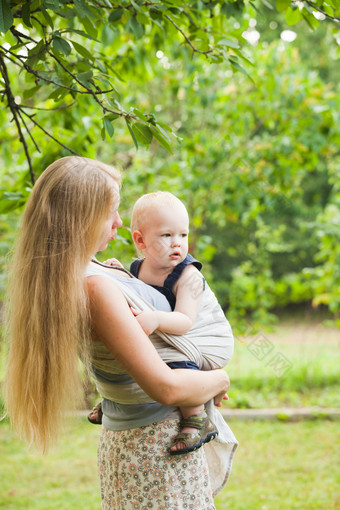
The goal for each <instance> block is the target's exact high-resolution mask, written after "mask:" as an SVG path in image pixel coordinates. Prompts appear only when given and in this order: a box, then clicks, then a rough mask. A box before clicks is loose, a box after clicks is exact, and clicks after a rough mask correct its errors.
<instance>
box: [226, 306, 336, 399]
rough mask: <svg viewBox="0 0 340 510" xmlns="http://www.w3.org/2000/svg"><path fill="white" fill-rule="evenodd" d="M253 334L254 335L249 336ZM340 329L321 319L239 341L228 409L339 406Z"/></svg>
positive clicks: (289, 324)
mask: <svg viewBox="0 0 340 510" xmlns="http://www.w3.org/2000/svg"><path fill="white" fill-rule="evenodd" d="M250 332H251V331H250ZM339 359H340V330H339V329H337V328H334V327H326V326H325V325H324V324H323V323H322V320H321V319H318V317H317V316H315V317H309V318H308V319H304V320H302V319H301V317H300V319H299V320H296V318H293V319H291V320H287V319H285V320H284V321H282V322H280V323H279V324H278V325H277V326H276V328H275V330H274V331H273V332H271V333H268V332H266V331H259V332H258V333H257V334H256V335H250V334H249V335H248V336H247V335H245V336H241V337H236V338H235V352H234V356H233V358H232V360H231V362H230V364H229V365H228V367H227V371H228V373H229V375H230V380H231V387H230V390H229V392H228V394H229V397H230V400H229V404H228V405H229V407H237V408H262V407H283V406H291V407H303V406H306V407H310V406H319V407H340V392H339V380H340V364H339Z"/></svg>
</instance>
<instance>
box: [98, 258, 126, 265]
mask: <svg viewBox="0 0 340 510" xmlns="http://www.w3.org/2000/svg"><path fill="white" fill-rule="evenodd" d="M103 264H106V265H107V266H113V267H117V266H118V267H124V266H123V264H121V263H120V262H119V260H117V259H107V260H104V262H103Z"/></svg>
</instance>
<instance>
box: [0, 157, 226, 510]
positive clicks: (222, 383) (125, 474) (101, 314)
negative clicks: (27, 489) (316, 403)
mask: <svg viewBox="0 0 340 510" xmlns="http://www.w3.org/2000/svg"><path fill="white" fill-rule="evenodd" d="M119 184H120V176H119V173H118V172H117V171H116V170H115V169H114V168H112V167H109V166H107V165H104V164H102V163H100V162H98V161H94V160H89V159H87V158H81V157H74V156H72V157H66V158H62V159H60V160H57V161H56V162H55V163H53V164H52V165H50V166H49V167H48V168H47V169H46V170H45V172H43V174H42V175H41V177H40V178H39V179H38V181H37V183H36V185H35V186H34V189H33V191H32V194H31V197H30V199H29V201H28V203H27V206H26V209H25V212H24V214H23V219H22V227H21V233H20V236H19V239H18V245H17V249H16V253H15V257H14V261H13V269H12V274H11V278H10V290H9V335H10V352H9V360H8V366H7V371H6V378H5V381H6V385H5V386H6V387H5V400H6V407H7V410H8V413H9V416H10V418H11V421H12V423H13V425H14V427H15V428H16V430H17V431H18V432H19V433H20V434H21V435H22V436H23V437H24V438H25V439H26V440H28V441H29V442H30V443H34V444H35V445H36V446H38V447H39V448H40V449H42V450H43V451H44V452H46V451H47V450H48V447H49V443H50V441H51V439H52V438H54V437H55V436H56V432H57V430H58V424H59V423H60V421H61V420H62V418H63V414H64V410H65V403H66V402H68V403H70V404H72V403H74V401H75V399H76V398H77V397H78V396H79V388H80V383H79V375H78V369H77V368H78V367H77V360H78V356H79V355H80V356H81V358H82V360H83V361H84V362H85V364H87V365H89V364H90V361H91V352H92V346H93V345H96V344H97V343H98V342H99V343H101V344H102V345H103V346H104V347H105V348H106V349H107V350H108V351H109V352H110V354H111V355H112V356H113V357H114V358H115V360H117V362H118V363H119V364H120V365H121V366H122V367H123V368H124V371H125V373H127V374H129V375H130V376H131V377H132V378H133V380H134V381H136V382H137V384H138V385H139V386H140V387H141V388H142V390H144V391H145V392H146V393H147V394H148V395H149V396H150V397H151V398H152V399H153V400H154V401H156V402H158V403H159V404H156V407H155V412H154V413H153V406H151V410H150V409H149V415H148V419H147V421H148V423H145V417H144V416H142V417H140V416H139V415H138V413H139V411H140V408H138V406H134V405H132V407H131V409H132V413H130V420H129V423H130V425H129V426H126V425H125V428H124V429H120V430H116V429H115V430H108V429H106V428H103V431H102V438H101V441H100V444H99V470H100V480H101V493H102V508H105V509H115V510H119V509H121V508H124V509H128V508H131V509H132V508H142V507H144V508H159V509H161V508H176V507H177V508H181V507H180V506H178V498H179V499H180V501H181V502H182V503H180V504H183V508H202V509H203V508H205V509H207V510H208V509H209V510H210V509H213V508H214V505H213V500H212V494H211V489H210V484H209V477H208V474H207V467H206V461H205V455H204V450H203V449H201V450H200V451H199V452H197V453H196V454H195V456H193V455H188V456H180V457H179V458H177V459H176V460H174V459H173V458H172V457H170V456H169V455H168V454H167V451H166V441H165V439H166V438H167V437H170V436H171V434H172V435H174V434H175V433H176V430H177V429H176V427H177V423H178V422H177V420H176V419H174V418H173V416H172V413H173V410H174V407H177V406H181V405H182V406H184V405H199V404H202V403H204V402H207V401H208V400H210V399H211V398H213V397H215V398H216V399H217V400H221V399H222V398H223V396H224V394H225V393H226V391H227V389H228V386H229V381H228V377H227V375H226V374H225V373H224V372H223V371H222V370H214V371H211V372H200V371H194V370H171V369H170V368H169V367H168V366H167V365H166V364H165V363H164V362H163V361H162V360H161V358H160V357H159V355H158V354H157V351H156V350H155V348H154V347H153V345H152V344H151V342H150V340H149V338H148V337H147V336H146V335H145V334H144V332H143V330H142V329H141V327H140V326H139V324H138V321H137V320H136V319H135V317H134V316H133V315H132V313H131V311H130V308H129V306H128V304H127V301H126V299H125V297H124V295H123V293H122V292H121V290H120V289H119V287H118V286H117V285H116V284H115V282H114V281H113V280H112V279H109V278H105V277H104V278H103V277H102V276H100V275H99V276H96V275H91V274H90V273H88V274H87V276H88V277H87V278H84V275H85V273H86V270H87V268H88V267H89V265H91V263H90V261H91V259H92V257H93V254H94V253H96V252H98V251H101V250H104V249H105V248H106V246H107V244H108V242H109V241H112V240H113V239H114V237H115V235H116V232H117V228H119V227H120V226H121V224H122V223H121V220H120V217H119V214H118V205H119ZM97 345H98V344H97ZM131 409H130V410H131ZM134 409H136V413H135V415H134V413H133V410H134ZM112 412H113V417H114V416H115V413H116V414H117V413H118V412H119V408H117V409H113V411H112ZM155 417H156V419H155ZM118 418H119V417H118V416H117V419H118ZM122 423H123V424H125V423H126V420H125V419H123V420H122ZM140 423H143V425H142V426H141V425H140ZM132 438H134V440H132ZM141 438H142V442H141ZM129 445H130V446H129ZM157 445H158V446H157ZM163 446H164V448H163ZM129 448H130V449H131V451H133V452H134V459H138V460H139V461H140V465H143V469H144V471H143V472H142V477H141V476H140V473H139V474H138V475H139V476H137V478H134V476H135V475H137V473H136V472H135V471H136V469H137V467H136V465H135V464H134V463H133V462H132V463H128V461H127V453H129V451H130V450H129ZM157 448H158V449H157ZM200 452H201V453H200ZM150 465H152V466H151V467H153V469H151V468H150ZM164 470H165V471H166V474H165V475H164V476H163V474H162V473H163V472H164ZM164 477H165V478H164ZM188 477H189V478H188ZM133 480H135V482H134V481H133ZM175 505H177V506H175Z"/></svg>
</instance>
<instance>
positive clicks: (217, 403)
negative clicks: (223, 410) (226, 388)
mask: <svg viewBox="0 0 340 510" xmlns="http://www.w3.org/2000/svg"><path fill="white" fill-rule="evenodd" d="M222 400H229V397H228V395H227V394H226V393H221V394H220V395H216V397H215V398H214V404H215V406H216V407H222Z"/></svg>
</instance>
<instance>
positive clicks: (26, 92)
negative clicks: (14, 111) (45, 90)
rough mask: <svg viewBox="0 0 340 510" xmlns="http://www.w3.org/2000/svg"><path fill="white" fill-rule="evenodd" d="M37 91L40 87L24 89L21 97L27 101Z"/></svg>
mask: <svg viewBox="0 0 340 510" xmlns="http://www.w3.org/2000/svg"><path fill="white" fill-rule="evenodd" d="M39 89H40V86H38V87H33V88H32V89H26V90H24V91H23V93H22V95H23V97H24V98H25V99H27V98H29V97H33V96H34V94H36V92H38V90H39Z"/></svg>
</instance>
